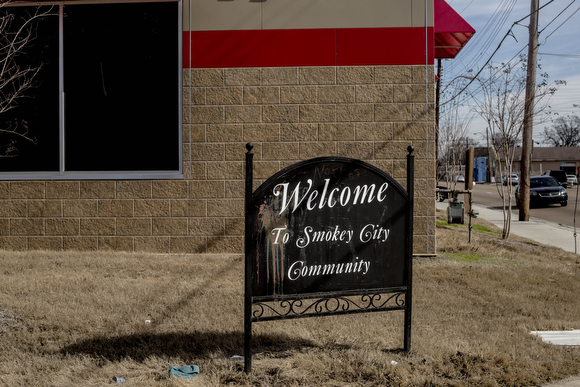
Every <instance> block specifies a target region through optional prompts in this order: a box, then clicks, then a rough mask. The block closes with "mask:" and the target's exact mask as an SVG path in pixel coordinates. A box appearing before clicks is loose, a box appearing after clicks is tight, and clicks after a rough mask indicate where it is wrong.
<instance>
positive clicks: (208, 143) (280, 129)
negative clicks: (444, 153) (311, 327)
mask: <svg viewBox="0 0 580 387" xmlns="http://www.w3.org/2000/svg"><path fill="white" fill-rule="evenodd" d="M183 79H184V90H183V95H184V111H183V116H184V142H185V144H184V155H185V156H184V167H183V169H184V174H185V178H186V180H189V189H190V192H189V195H190V198H195V199H196V200H201V201H204V202H205V204H206V213H205V215H204V216H195V217H191V218H190V219H189V222H190V224H191V223H192V222H195V224H196V227H195V230H193V229H192V228H191V226H190V235H191V233H192V232H195V233H199V234H198V235H199V237H200V238H206V240H205V243H206V246H205V251H206V252H221V251H227V252H241V251H242V250H243V222H244V220H243V190H244V182H243V176H244V160H245V152H246V149H245V144H246V143H247V142H252V143H253V144H254V146H255V148H254V150H253V153H254V166H255V171H254V180H255V187H254V188H256V187H257V186H258V185H259V184H261V183H262V182H263V181H264V180H265V179H266V178H268V177H269V176H271V175H273V174H274V173H276V172H278V171H279V170H280V169H282V168H284V167H286V166H288V165H291V164H293V163H296V162H298V161H301V160H306V159H309V158H313V157H319V156H334V155H338V156H346V157H352V158H357V159H362V160H364V161H367V162H369V163H371V164H374V165H376V166H377V167H379V168H381V169H382V170H384V171H386V172H387V173H389V174H390V175H392V176H393V177H395V178H396V179H397V181H399V182H400V183H401V184H402V185H403V187H405V186H406V155H407V151H406V149H407V146H408V145H413V146H414V147H415V165H416V171H415V177H416V181H415V187H416V198H415V237H414V241H415V242H414V250H415V253H416V254H432V253H434V252H435V236H434V233H435V199H434V195H435V183H434V182H435V179H434V177H435V175H436V163H435V132H434V117H435V116H434V104H433V102H434V82H433V80H434V74H433V69H432V67H431V66H429V67H428V68H427V70H426V68H425V66H357V67H283V68H226V69H220V68H213V69H186V70H184V73H183ZM426 80H427V82H426ZM426 101H428V103H426ZM427 108H428V109H429V110H428V111H427ZM428 176H429V177H430V178H431V180H430V181H429V185H428V182H427V177H428ZM204 232H205V233H206V234H203V233H204ZM196 247H197V248H203V246H202V245H196Z"/></svg>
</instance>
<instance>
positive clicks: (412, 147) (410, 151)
mask: <svg viewBox="0 0 580 387" xmlns="http://www.w3.org/2000/svg"><path fill="white" fill-rule="evenodd" d="M414 150H415V147H414V146H413V145H409V146H408V147H407V152H409V154H411V153H413V151H414Z"/></svg>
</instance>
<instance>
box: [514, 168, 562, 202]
mask: <svg viewBox="0 0 580 387" xmlns="http://www.w3.org/2000/svg"><path fill="white" fill-rule="evenodd" d="M516 203H517V205H518V207H519V206H520V186H519V185H518V186H517V187H516ZM549 204H560V205H561V206H562V207H566V206H567V205H568V192H566V188H564V187H562V185H560V183H559V182H558V180H556V179H555V178H554V177H552V176H548V175H542V176H532V177H530V206H547V205H549Z"/></svg>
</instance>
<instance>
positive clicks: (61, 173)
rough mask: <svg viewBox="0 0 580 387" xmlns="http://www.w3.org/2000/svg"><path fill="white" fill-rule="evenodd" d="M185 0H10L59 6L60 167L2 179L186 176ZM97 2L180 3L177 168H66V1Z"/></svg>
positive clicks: (1, 175) (5, 174) (3, 174)
mask: <svg viewBox="0 0 580 387" xmlns="http://www.w3.org/2000/svg"><path fill="white" fill-rule="evenodd" d="M182 1H183V0H79V1H69V2H67V1H42V0H41V1H34V2H27V1H25V2H18V3H8V4H6V6H8V7H13V6H15V7H19V6H42V5H47V6H51V5H52V6H58V18H59V21H58V41H59V42H58V44H59V47H58V67H59V69H58V73H59V75H58V76H59V80H58V88H59V90H58V100H59V101H58V105H59V112H58V115H59V134H58V136H59V141H58V142H59V150H58V153H59V155H58V158H59V170H58V171H50V172H34V171H33V172H25V171H19V172H2V171H0V181H2V180H159V179H183V33H182V30H183V5H182ZM67 3H69V5H71V6H76V5H94V4H127V3H137V4H139V3H177V31H175V33H176V34H177V45H178V47H177V56H178V58H177V64H178V68H177V72H178V73H177V74H178V77H177V78H178V79H177V82H178V86H177V93H178V96H177V101H178V103H177V112H175V114H177V124H178V127H177V128H175V129H176V130H177V131H178V138H177V142H178V149H177V152H178V154H177V157H178V169H176V170H166V171H164V170H153V171H148V170H142V171H141V170H136V171H132V170H128V171H66V170H65V168H64V167H65V141H64V136H65V121H64V117H65V104H66V98H65V95H64V66H65V63H64V28H63V26H64V7H65V5H67Z"/></svg>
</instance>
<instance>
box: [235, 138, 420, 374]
mask: <svg viewBox="0 0 580 387" xmlns="http://www.w3.org/2000/svg"><path fill="white" fill-rule="evenodd" d="M252 147H253V146H252V145H251V144H248V145H247V148H248V152H247V154H246V241H245V244H246V245H245V247H246V249H245V253H246V269H245V270H246V277H245V281H246V284H245V293H246V297H245V326H244V330H245V362H246V364H245V367H246V372H249V371H250V368H251V348H250V343H251V329H252V328H251V324H252V322H257V321H267V320H277V319H289V318H299V317H311V316H321V315H331V314H348V313H362V312H374V311H385V310H404V311H405V327H404V329H405V343H404V347H405V349H406V350H409V349H410V333H411V331H410V328H411V272H412V270H411V258H412V235H413V212H412V211H413V158H414V156H413V155H412V154H411V152H412V151H413V148H412V147H409V148H408V150H409V155H408V157H407V190H405V189H403V188H402V187H401V185H399V183H398V182H397V181H395V180H394V179H393V178H392V177H391V176H389V175H388V174H386V173H385V172H383V171H381V170H380V169H378V168H376V167H374V166H372V165H370V164H368V163H365V162H363V161H360V160H355V159H350V158H345V157H320V158H315V159H310V160H306V161H303V162H299V163H296V164H294V165H291V166H289V167H287V168H285V169H283V170H281V171H280V172H278V173H276V174H275V175H273V176H271V177H270V178H269V179H268V180H266V181H265V182H264V183H263V184H262V185H261V186H260V187H259V188H258V189H256V191H255V192H252V184H253V181H252V170H253V169H252V160H253V154H252V152H251V150H252Z"/></svg>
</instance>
